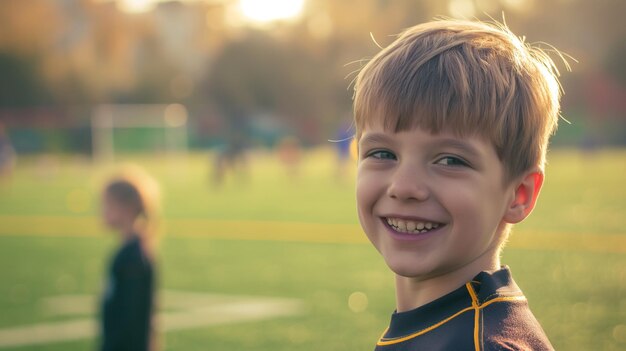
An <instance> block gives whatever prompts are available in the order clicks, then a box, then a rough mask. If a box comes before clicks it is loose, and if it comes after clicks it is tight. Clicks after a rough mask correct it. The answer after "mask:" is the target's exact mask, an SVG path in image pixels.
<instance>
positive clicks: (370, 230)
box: [357, 124, 515, 279]
mask: <svg viewBox="0 0 626 351" xmlns="http://www.w3.org/2000/svg"><path fill="white" fill-rule="evenodd" d="M504 175H505V172H504V167H503V165H502V163H501V162H500V160H499V159H498V156H497V154H496V151H495V149H494V147H493V146H492V145H491V143H489V142H488V141H486V140H483V139H481V138H479V137H463V138H460V137H456V136H454V135H453V134H450V133H440V134H430V133H429V132H427V131H425V130H422V129H419V128H416V129H413V130H410V131H405V132H399V133H393V132H391V131H388V130H385V129H384V128H383V126H382V124H379V125H372V126H368V127H366V128H365V129H364V131H363V133H362V135H361V138H360V140H359V166H358V175H357V207H358V214H359V219H360V222H361V225H362V226H363V229H364V231H365V233H366V234H367V236H368V238H369V239H370V241H371V242H372V243H373V244H374V246H375V247H376V249H377V250H378V251H379V252H380V253H381V254H382V256H383V258H384V259H385V261H386V262H387V265H389V267H390V268H391V269H392V270H393V271H394V272H395V273H397V274H399V275H401V276H405V277H414V278H420V279H428V278H429V277H436V276H440V275H444V274H447V273H451V272H454V271H455V270H457V269H461V268H467V266H472V265H477V264H479V263H478V262H481V261H483V262H484V260H483V259H484V258H485V257H489V256H488V255H497V253H498V245H499V243H500V235H502V232H503V230H504V225H505V223H504V221H503V216H504V214H505V211H506V209H507V206H508V205H509V204H510V203H511V201H513V199H514V198H515V190H514V187H513V185H504V182H503V177H504ZM478 268H480V267H478ZM480 270H482V269H480Z"/></svg>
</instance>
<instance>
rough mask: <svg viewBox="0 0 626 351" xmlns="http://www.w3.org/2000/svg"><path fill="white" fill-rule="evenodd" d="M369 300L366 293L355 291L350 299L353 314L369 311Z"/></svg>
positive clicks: (349, 304) (349, 305)
mask: <svg viewBox="0 0 626 351" xmlns="http://www.w3.org/2000/svg"><path fill="white" fill-rule="evenodd" d="M367 305H368V299H367V295H365V293H363V292H360V291H355V292H353V293H352V294H350V297H348V307H349V308H350V310H351V311H352V312H355V313H359V312H363V311H365V310H366V309H367Z"/></svg>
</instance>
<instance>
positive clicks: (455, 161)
mask: <svg viewBox="0 0 626 351" xmlns="http://www.w3.org/2000/svg"><path fill="white" fill-rule="evenodd" d="M435 164H438V165H443V166H468V164H467V162H465V161H463V160H462V159H460V158H458V157H454V156H445V157H442V158H440V159H439V160H437V162H435Z"/></svg>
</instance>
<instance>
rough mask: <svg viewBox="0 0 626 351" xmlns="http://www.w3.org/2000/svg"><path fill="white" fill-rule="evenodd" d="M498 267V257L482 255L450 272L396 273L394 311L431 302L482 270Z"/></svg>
mask: <svg viewBox="0 0 626 351" xmlns="http://www.w3.org/2000/svg"><path fill="white" fill-rule="evenodd" d="M498 269H500V257H499V256H498V255H495V257H482V258H479V259H478V260H477V261H474V262H472V263H471V264H469V265H466V266H463V267H461V268H459V269H456V270H453V271H451V272H448V273H445V274H441V275H437V276H433V277H427V278H412V277H403V276H400V275H397V274H396V311H397V312H406V311H410V310H413V309H416V308H418V307H421V306H423V305H425V304H427V303H429V302H432V301H434V300H436V299H438V298H440V297H442V296H444V295H446V294H448V293H450V292H452V291H454V290H456V289H458V288H459V287H461V286H463V285H464V284H465V283H467V282H469V281H471V280H472V279H473V278H474V277H475V276H476V275H477V274H478V273H480V272H482V271H493V270H498Z"/></svg>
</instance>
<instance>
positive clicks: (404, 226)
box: [383, 217, 444, 234]
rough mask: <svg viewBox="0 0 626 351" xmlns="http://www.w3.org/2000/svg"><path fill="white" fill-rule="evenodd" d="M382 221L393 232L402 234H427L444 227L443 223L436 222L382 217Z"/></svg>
mask: <svg viewBox="0 0 626 351" xmlns="http://www.w3.org/2000/svg"><path fill="white" fill-rule="evenodd" d="M383 221H384V222H386V223H387V224H388V225H389V226H390V227H391V228H392V229H393V230H395V231H397V232H398V233H404V234H423V233H428V232H429V231H431V230H435V229H437V228H439V227H442V226H443V225H444V224H443V223H437V222H426V221H413V220H408V219H401V218H392V217H383Z"/></svg>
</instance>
